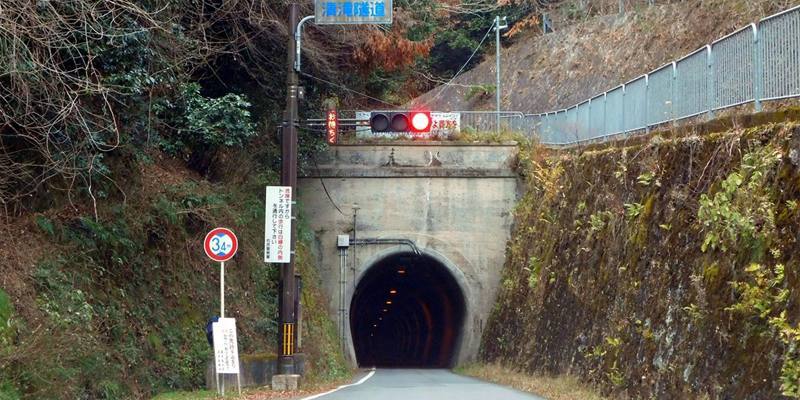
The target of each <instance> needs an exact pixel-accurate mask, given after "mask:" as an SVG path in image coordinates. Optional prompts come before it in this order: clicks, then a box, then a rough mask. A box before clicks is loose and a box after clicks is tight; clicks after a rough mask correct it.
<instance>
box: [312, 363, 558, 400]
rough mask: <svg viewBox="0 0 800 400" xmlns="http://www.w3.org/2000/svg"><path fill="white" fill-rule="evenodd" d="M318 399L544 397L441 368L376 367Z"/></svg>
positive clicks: (519, 399)
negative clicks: (359, 378)
mask: <svg viewBox="0 0 800 400" xmlns="http://www.w3.org/2000/svg"><path fill="white" fill-rule="evenodd" d="M307 399H309V400H311V399H314V400H316V399H319V400H367V399H370V400H371V399H375V400H446V399H454V400H495V399H497V400H544V399H543V398H541V397H537V396H533V395H530V394H527V393H523V392H520V391H517V390H514V389H510V388H507V387H504V386H499V385H494V384H491V383H486V382H483V381H480V380H477V379H473V378H468V377H465V376H461V375H456V374H454V373H452V372H450V371H448V370H442V369H379V370H377V371H375V373H374V375H372V376H369V378H368V379H366V380H363V382H361V383H360V384H358V383H357V384H355V385H350V386H347V387H343V388H341V389H339V390H337V391H335V392H333V393H329V394H324V395H317V396H313V397H310V398H307Z"/></svg>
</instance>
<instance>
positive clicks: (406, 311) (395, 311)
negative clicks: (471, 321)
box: [349, 247, 470, 368]
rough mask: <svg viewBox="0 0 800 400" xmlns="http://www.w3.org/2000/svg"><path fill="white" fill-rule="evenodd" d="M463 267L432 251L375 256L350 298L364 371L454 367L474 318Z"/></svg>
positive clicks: (352, 329) (396, 251)
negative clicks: (467, 328)
mask: <svg viewBox="0 0 800 400" xmlns="http://www.w3.org/2000/svg"><path fill="white" fill-rule="evenodd" d="M468 287H469V286H468V285H467V282H466V278H465V276H464V275H463V273H462V272H461V270H460V269H458V267H456V266H455V265H453V263H451V262H450V261H449V260H447V258H445V257H444V256H442V255H441V254H438V253H437V252H435V251H432V250H426V249H422V250H421V251H420V254H415V253H414V252H412V251H411V250H410V249H409V248H408V247H405V248H403V247H396V248H392V249H388V250H385V251H383V252H381V253H378V254H376V255H375V256H374V257H372V258H371V259H370V260H369V261H368V262H367V263H366V266H365V268H364V269H362V273H361V274H360V275H359V277H358V279H357V281H356V285H355V288H354V290H353V292H352V295H351V296H350V318H349V325H350V338H351V339H352V345H353V351H354V354H355V356H356V360H357V363H358V365H360V366H380V367H436V368H449V367H453V366H454V365H455V363H456V362H457V361H458V355H459V351H460V350H461V345H462V341H463V337H464V332H465V330H466V329H465V328H466V325H467V315H469V308H470V305H469V300H470V296H469V293H468Z"/></svg>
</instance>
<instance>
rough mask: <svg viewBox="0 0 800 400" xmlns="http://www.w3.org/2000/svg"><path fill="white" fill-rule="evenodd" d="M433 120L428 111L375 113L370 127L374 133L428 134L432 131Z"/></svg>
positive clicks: (370, 121)
mask: <svg viewBox="0 0 800 400" xmlns="http://www.w3.org/2000/svg"><path fill="white" fill-rule="evenodd" d="M431 125H433V120H432V118H431V113H430V112H428V111H399V112H389V111H373V112H371V113H370V117H369V126H370V129H372V131H373V132H394V133H403V132H406V133H407V132H411V133H426V132H430V131H431Z"/></svg>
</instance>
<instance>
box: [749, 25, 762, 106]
mask: <svg viewBox="0 0 800 400" xmlns="http://www.w3.org/2000/svg"><path fill="white" fill-rule="evenodd" d="M751 26H752V27H753V75H754V76H753V100H754V101H755V106H756V111H761V98H762V97H764V64H763V63H764V58H763V57H762V56H761V38H760V37H759V32H758V25H756V24H755V23H752V24H751Z"/></svg>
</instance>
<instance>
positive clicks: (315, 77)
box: [300, 72, 401, 108]
mask: <svg viewBox="0 0 800 400" xmlns="http://www.w3.org/2000/svg"><path fill="white" fill-rule="evenodd" d="M300 74H301V75H303V76H307V77H309V78H311V79H316V80H318V81H320V82H323V83H327V84H329V85H331V86H334V87H337V88H339V89H344V90H346V91H348V92H351V93H354V94H357V95H359V96H362V97H365V98H368V99H371V100H375V101H379V102H381V103H383V104H386V105H389V106H392V107H394V108H401V107H400V106H399V105H397V104H392V103H389V102H386V101H384V100H381V99H379V98H376V97H372V96H370V95H368V94H364V93H361V92H359V91H357V90H353V89H350V88H349V87H347V86H344V85H340V84H338V83H334V82H331V81H329V80H326V79H322V78H320V77H318V76H314V75H311V74H309V73H306V72H300Z"/></svg>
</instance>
